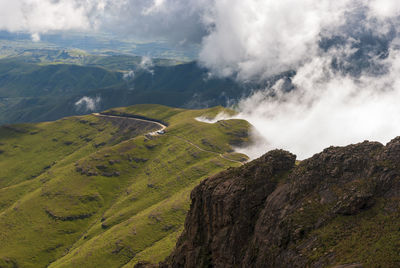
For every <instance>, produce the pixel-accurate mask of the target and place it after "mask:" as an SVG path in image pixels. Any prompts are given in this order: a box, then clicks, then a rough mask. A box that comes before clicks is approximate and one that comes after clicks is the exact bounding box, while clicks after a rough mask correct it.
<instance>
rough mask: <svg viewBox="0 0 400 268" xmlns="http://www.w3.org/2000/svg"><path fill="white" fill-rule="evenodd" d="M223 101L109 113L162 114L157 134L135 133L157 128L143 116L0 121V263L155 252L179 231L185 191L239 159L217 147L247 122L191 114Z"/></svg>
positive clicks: (239, 136) (113, 258) (109, 263)
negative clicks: (201, 118)
mask: <svg viewBox="0 0 400 268" xmlns="http://www.w3.org/2000/svg"><path fill="white" fill-rule="evenodd" d="M223 109H224V108H222V107H216V108H212V109H207V110H184V109H174V108H168V107H165V106H158V105H138V106H133V107H128V108H119V109H115V110H112V111H108V112H109V113H113V114H124V115H126V114H132V115H141V116H144V117H148V118H154V119H156V120H159V121H163V122H166V123H167V124H168V128H167V133H166V134H164V135H159V136H149V135H145V136H144V135H143V134H145V133H148V132H150V131H153V130H154V129H157V128H158V126H157V125H155V124H152V123H147V122H139V121H136V120H130V119H119V118H104V117H96V116H93V115H89V116H81V117H71V118H65V119H61V120H59V121H56V122H47V123H39V124H25V125H11V126H4V127H1V128H0V267H3V266H4V267H8V266H9V267H13V266H15V265H18V266H20V267H46V266H48V265H50V267H122V266H126V267H131V266H133V265H134V264H135V263H136V262H138V261H140V260H147V261H149V260H151V261H153V262H154V261H158V260H162V259H164V258H165V257H166V256H167V255H168V254H169V253H170V252H171V250H172V248H173V246H174V245H175V242H176V239H177V237H178V235H179V233H180V231H181V230H182V226H183V221H184V218H185V216H186V212H187V210H188V206H189V194H190V191H191V189H192V188H193V187H194V186H195V185H197V184H198V183H199V181H200V180H202V179H203V178H205V177H207V176H209V175H211V174H214V173H216V172H219V171H221V170H223V169H226V168H227V167H230V166H238V165H240V164H239V163H237V162H233V161H229V159H224V158H222V157H221V155H220V154H223V153H227V152H231V151H232V148H231V144H237V143H240V142H246V141H247V139H248V138H247V131H248V128H249V124H248V123H247V122H245V121H242V120H227V121H220V122H218V123H215V124H206V123H201V122H197V121H196V120H194V118H195V117H197V116H200V115H205V114H208V115H213V114H217V113H219V112H220V111H222V110H223ZM233 157H235V155H233V156H232V158H233ZM236 158H237V157H236Z"/></svg>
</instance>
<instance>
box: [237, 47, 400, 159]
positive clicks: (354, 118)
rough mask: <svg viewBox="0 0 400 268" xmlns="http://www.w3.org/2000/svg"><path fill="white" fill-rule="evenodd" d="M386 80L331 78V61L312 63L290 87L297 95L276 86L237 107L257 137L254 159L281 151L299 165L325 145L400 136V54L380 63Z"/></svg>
mask: <svg viewBox="0 0 400 268" xmlns="http://www.w3.org/2000/svg"><path fill="white" fill-rule="evenodd" d="M380 61H381V64H384V65H385V66H386V67H387V68H388V72H387V73H386V74H385V75H379V76H376V75H371V74H368V73H364V74H363V75H362V76H361V77H358V78H354V77H352V76H349V75H343V74H340V73H339V74H338V73H335V71H334V70H332V69H331V68H330V66H331V58H330V57H328V56H327V57H321V58H316V59H314V60H312V61H310V62H308V63H307V64H305V65H304V66H302V67H301V68H299V69H298V72H297V74H296V76H295V77H293V79H292V81H293V84H294V86H295V87H296V90H293V91H291V92H285V91H283V90H282V89H281V85H282V81H278V82H277V84H276V85H274V87H273V88H272V91H271V90H264V91H263V90H261V91H258V92H257V93H255V94H254V95H253V96H251V97H250V98H247V99H244V100H242V101H241V102H240V104H239V109H240V111H241V113H240V115H239V116H238V117H239V118H245V119H246V120H248V121H249V122H250V123H252V124H253V125H254V126H255V127H256V129H257V131H258V132H259V133H260V134H261V136H262V139H259V141H260V143H261V144H262V146H260V145H259V144H258V145H257V146H256V147H258V148H260V150H259V151H258V155H261V154H262V153H264V152H265V151H267V150H270V149H274V148H284V149H288V150H291V151H293V152H294V153H296V154H298V156H299V157H300V159H304V158H306V157H309V156H311V155H312V154H314V153H316V152H319V151H320V150H322V149H323V148H325V147H327V146H330V145H336V146H340V145H347V144H349V143H355V142H360V141H362V140H366V139H368V140H378V141H381V142H388V141H389V140H390V139H392V138H393V137H395V136H398V135H399V134H400V124H398V123H397V121H398V120H397V118H398V115H399V114H400V106H399V105H398V100H399V99H400V79H399V73H400V64H399V62H400V52H399V51H391V52H390V57H389V58H387V59H383V60H380Z"/></svg>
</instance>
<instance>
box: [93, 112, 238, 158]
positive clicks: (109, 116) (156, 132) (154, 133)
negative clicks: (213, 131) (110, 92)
mask: <svg viewBox="0 0 400 268" xmlns="http://www.w3.org/2000/svg"><path fill="white" fill-rule="evenodd" d="M92 115H94V116H97V117H108V118H120V119H129V120H136V121H141V122H147V123H153V124H156V125H158V126H159V127H160V129H158V130H156V131H153V132H150V133H147V134H148V135H152V136H156V135H159V134H158V132H160V131H163V130H165V129H166V128H167V126H166V125H164V124H161V123H160V122H157V121H153V120H147V119H140V118H134V117H128V116H118V115H106V114H100V113H93V114H92ZM165 135H169V134H168V133H165ZM169 136H171V137H175V138H178V139H180V140H182V141H184V142H186V143H188V144H190V145H191V146H193V147H195V148H196V149H198V150H200V151H202V152H206V153H212V154H216V155H218V156H219V157H221V158H222V159H225V160H227V161H230V162H234V163H238V164H240V165H244V164H243V162H240V161H237V160H234V159H230V158H228V157H226V156H224V155H223V154H222V153H218V152H214V151H209V150H205V149H203V148H201V147H199V146H198V145H196V144H194V143H193V142H191V141H189V140H187V139H185V138H182V137H179V136H176V135H169Z"/></svg>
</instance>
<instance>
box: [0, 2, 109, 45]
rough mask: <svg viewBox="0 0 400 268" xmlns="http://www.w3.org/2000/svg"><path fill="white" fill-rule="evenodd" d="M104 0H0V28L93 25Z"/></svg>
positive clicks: (84, 27) (36, 33)
mask: <svg viewBox="0 0 400 268" xmlns="http://www.w3.org/2000/svg"><path fill="white" fill-rule="evenodd" d="M106 3H107V2H106V1H105V0H101V1H94V0H58V1H54V0H13V1H7V0H1V1H0V29H2V30H7V31H10V32H15V31H25V32H29V33H31V34H32V37H33V39H36V40H37V39H38V37H39V34H42V33H46V32H48V31H58V30H89V29H93V28H95V27H96V23H97V22H98V16H101V15H102V12H103V11H104V7H105V5H106Z"/></svg>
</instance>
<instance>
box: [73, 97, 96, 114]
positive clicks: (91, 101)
mask: <svg viewBox="0 0 400 268" xmlns="http://www.w3.org/2000/svg"><path fill="white" fill-rule="evenodd" d="M100 102H101V98H100V97H99V96H97V97H95V98H91V97H87V96H84V97H82V98H80V99H79V100H78V101H77V102H75V107H76V109H77V110H84V111H86V112H89V111H91V112H93V111H96V110H97V109H98V105H99V104H100Z"/></svg>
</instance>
